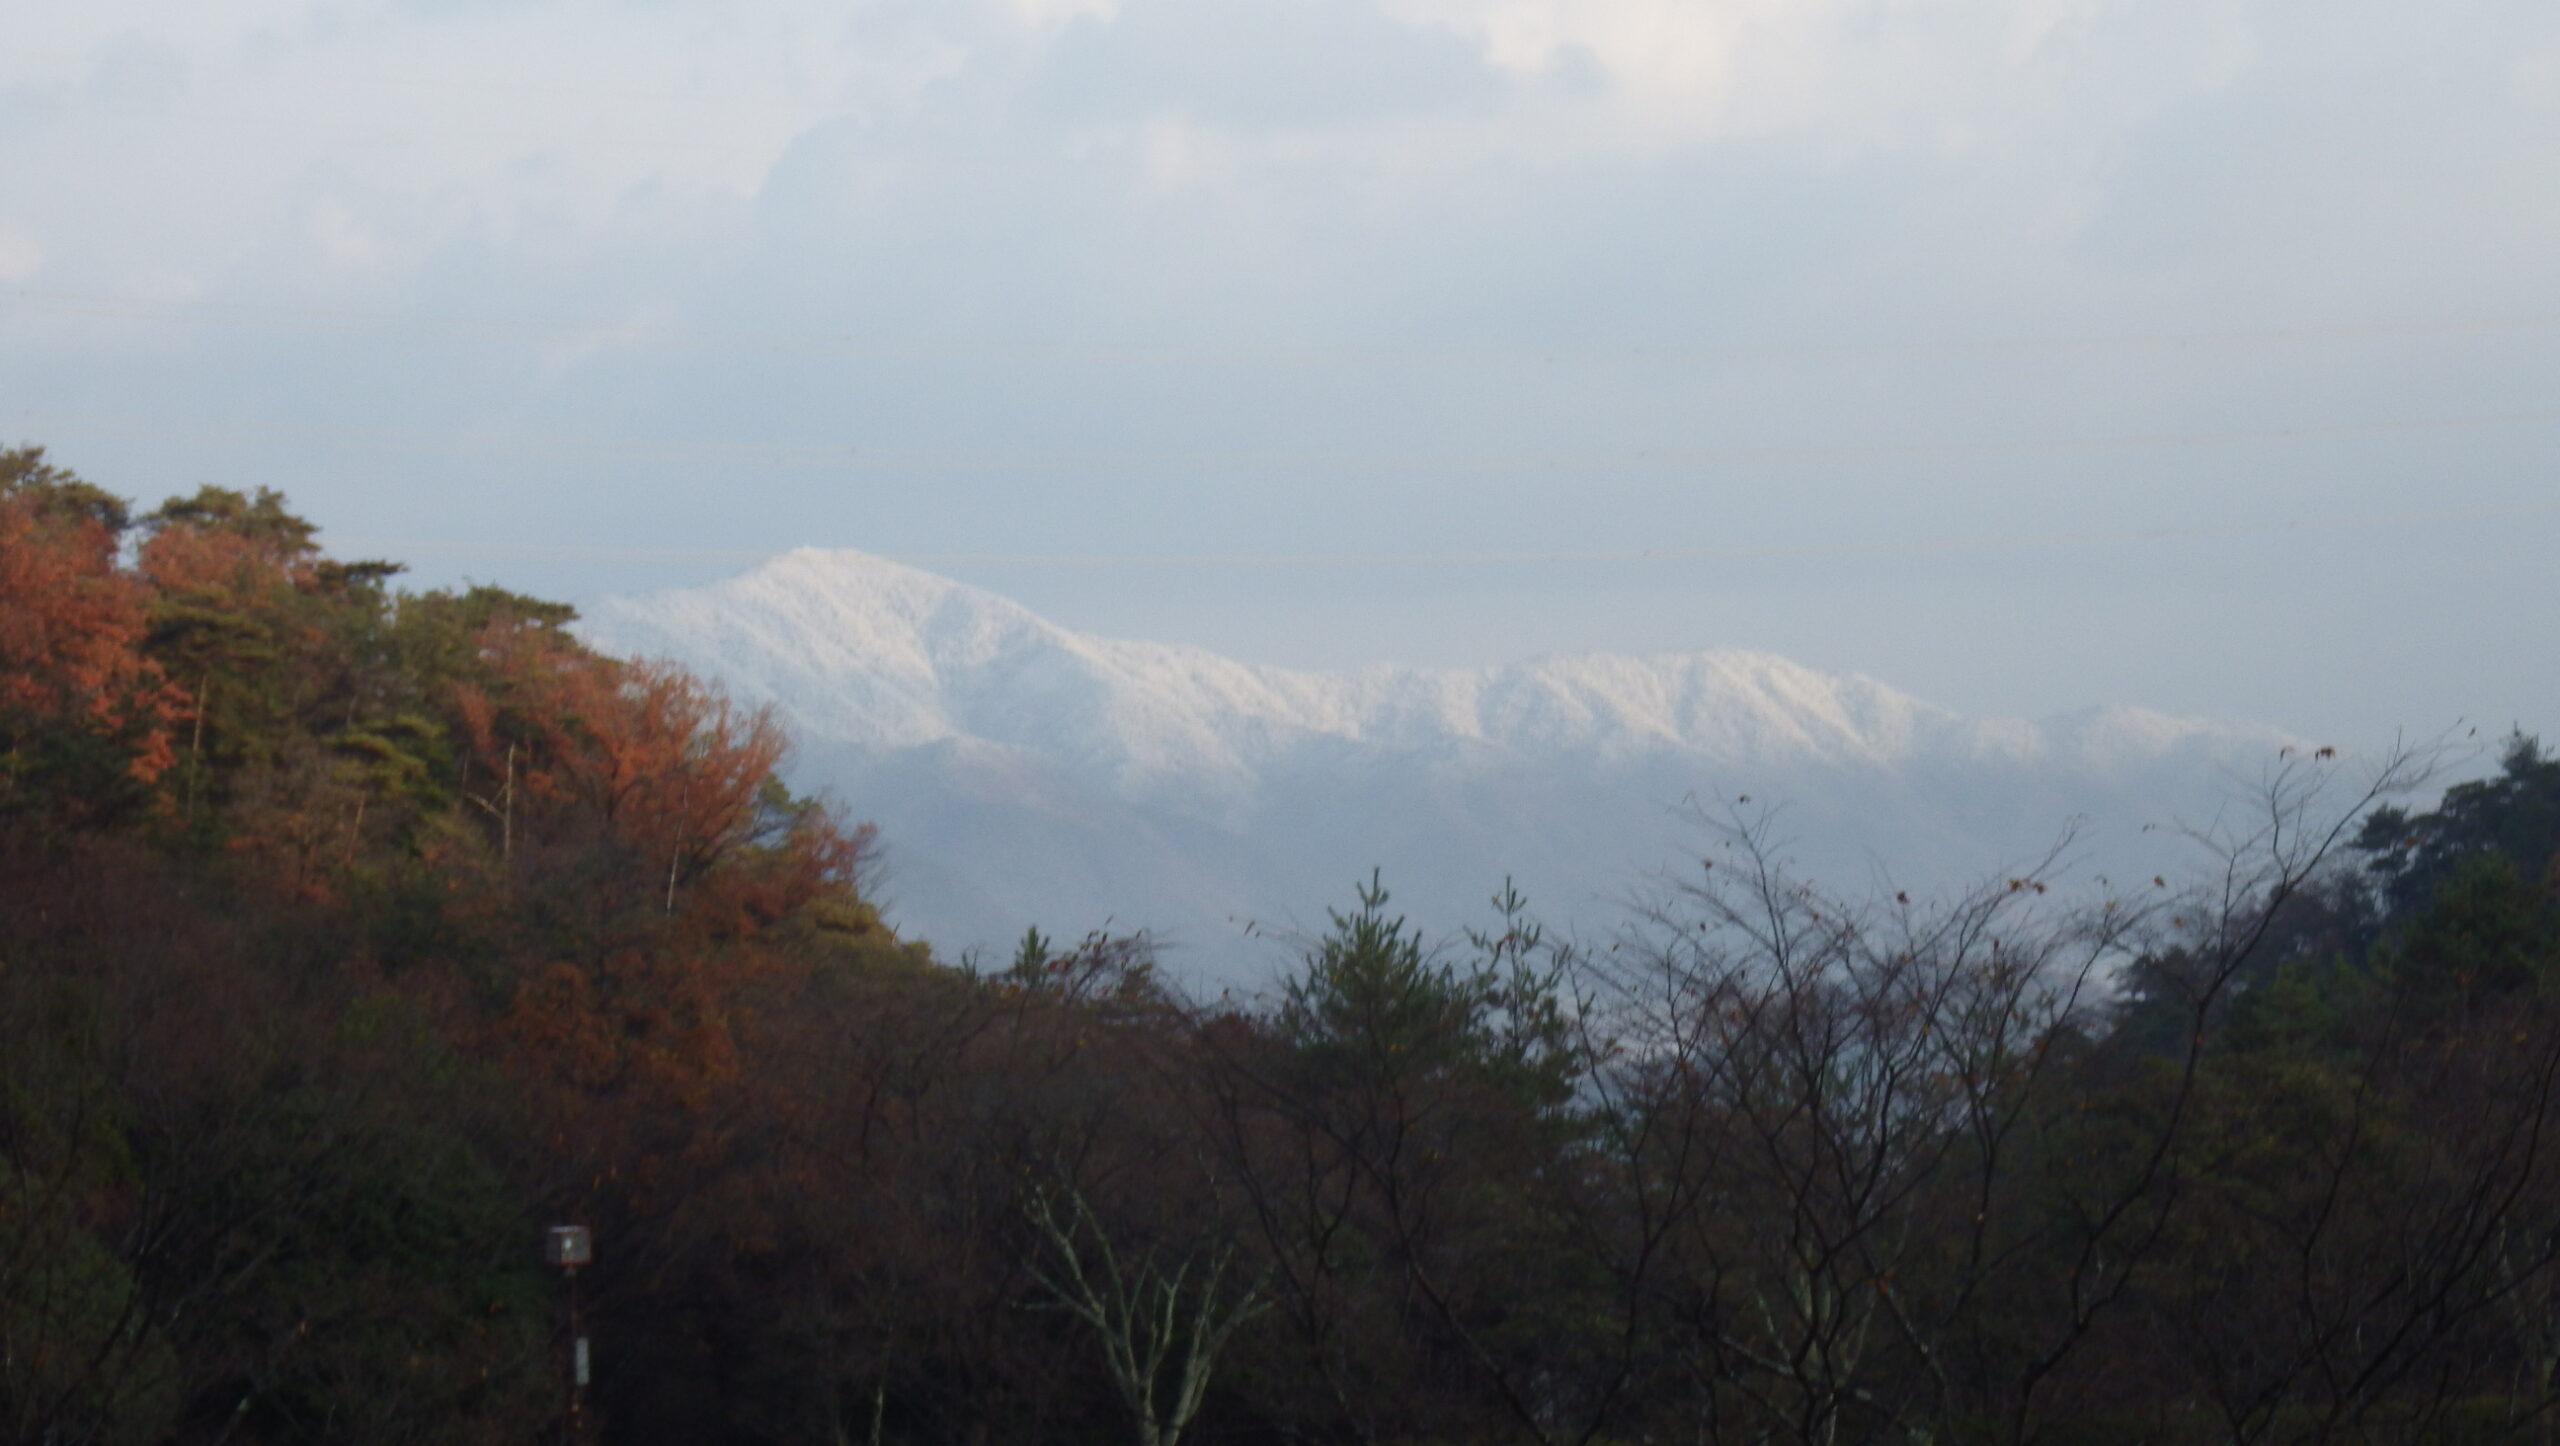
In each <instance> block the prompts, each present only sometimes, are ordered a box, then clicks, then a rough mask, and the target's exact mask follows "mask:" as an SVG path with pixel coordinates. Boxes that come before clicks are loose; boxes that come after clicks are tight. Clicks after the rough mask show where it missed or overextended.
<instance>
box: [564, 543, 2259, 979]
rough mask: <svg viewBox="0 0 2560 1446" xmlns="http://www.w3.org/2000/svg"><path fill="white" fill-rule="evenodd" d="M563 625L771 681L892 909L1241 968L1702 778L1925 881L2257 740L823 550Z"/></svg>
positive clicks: (1658, 842)
mask: <svg viewBox="0 0 2560 1446" xmlns="http://www.w3.org/2000/svg"><path fill="white" fill-rule="evenodd" d="M585 614H586V620H585V622H584V623H583V624H582V625H581V626H582V629H583V631H584V633H585V635H586V636H587V638H588V640H589V641H591V642H592V643H594V644H595V645H597V646H599V647H601V648H604V649H606V650H608V651H613V652H619V653H624V654H631V655H643V654H645V655H651V656H660V657H667V658H671V659H673V660H675V661H677V662H679V663H682V664H684V665H686V666H688V667H690V668H693V669H695V670H696V671H699V672H702V673H704V674H706V675H708V676H711V677H714V678H717V679H719V680H720V681H721V682H722V683H723V684H725V685H726V686H727V687H728V688H729V689H730V690H731V691H732V692H733V693H734V694H736V695H737V696H739V697H740V698H742V699H744V700H747V701H750V702H757V703H769V704H771V705H773V707H774V708H775V709H776V710H777V712H778V713H779V714H780V715H781V716H782V718H783V719H784V721H785V722H786V723H787V724H788V725H789V726H790V728H791V729H792V732H793V734H794V736H795V737H797V738H798V739H799V740H801V746H802V756H801V761H800V763H799V765H798V770H797V771H798V776H799V778H800V780H801V782H802V783H803V784H805V785H810V786H821V787H826V788H829V789H831V790H832V791H834V792H836V793H837V794H839V795H840V796H841V797H842V798H843V799H844V801H845V802H846V803H847V805H848V806H849V807H850V808H851V809H852V810H853V811H854V812H855V813H857V814H859V815H861V816H863V817H866V818H871V819H874V820H876V821H878V822H879V823H880V824H881V825H882V830H883V834H884V836H885V837H886V838H887V840H888V842H889V845H890V848H891V850H892V859H893V864H894V866H895V867H896V869H897V875H896V877H895V879H894V880H893V884H892V894H893V907H894V909H895V912H896V913H897V914H898V916H899V917H900V919H901V921H902V922H903V923H904V924H905V925H906V926H907V927H909V928H910V929H914V930H916V931H918V932H921V933H923V934H924V935H926V936H927V937H930V938H933V939H935V940H936V941H937V942H938V943H939V944H941V945H942V946H943V947H944V948H946V949H955V948H958V947H964V946H969V945H999V944H1000V941H1002V940H1003V939H1005V938H1008V937H1010V936H1011V935H1013V934H1016V933H1018V932H1019V930H1020V929H1021V927H1023V925H1025V924H1026V923H1031V922H1037V923H1039V924H1040V925H1041V926H1042V927H1043V928H1044V929H1047V930H1049V931H1051V932H1059V933H1073V932H1077V931H1080V930H1082V929H1084V928H1086V927H1090V926H1094V925H1098V924H1099V923H1101V922H1102V921H1103V920H1104V918H1105V917H1106V916H1107V917H1110V918H1111V919H1113V920H1114V921H1115V923H1116V924H1117V925H1118V926H1120V927H1151V928H1155V929H1157V930H1159V931H1162V932H1165V933H1167V934H1168V935H1170V936H1171V937H1172V938H1173V939H1174V940H1175V941H1176V942H1177V944H1178V945H1179V946H1181V947H1180V952H1178V953H1177V955H1176V962H1177V964H1179V963H1180V962H1181V961H1182V960H1183V959H1185V958H1189V959H1190V960H1191V961H1192V962H1193V964H1194V970H1195V972H1197V973H1200V974H1204V975H1209V976H1228V975H1233V974H1235V973H1237V972H1238V971H1239V970H1240V969H1243V968H1245V967H1247V966H1246V965H1245V964H1244V963H1243V960H1242V954H1243V951H1241V950H1239V949H1238V948H1237V947H1236V946H1235V941H1236V940H1237V938H1238V937H1239V935H1240V933H1241V931H1242V929H1243V927H1244V925H1245V923H1246V922H1247V921H1251V922H1252V923H1254V924H1255V925H1257V926H1259V927H1262V928H1269V927H1271V926H1272V925H1273V923H1274V921H1282V922H1283V923H1284V925H1285V922H1286V921H1291V920H1295V921H1297V922H1299V923H1302V924H1303V923H1304V922H1305V921H1307V920H1309V919H1318V920H1320V918H1321V909H1322V907H1323V906H1324V905H1325V904H1326V903H1328V902H1337V903H1338V902H1340V901H1341V900H1342V899H1343V898H1344V897H1345V895H1346V894H1347V892H1348V886H1349V883H1350V881H1351V880H1353V879H1354V878H1363V877H1366V875H1367V874H1368V872H1369V870H1370V869H1371V868H1372V867H1380V868H1383V869H1385V871H1386V874H1387V878H1388V881H1389V883H1390V885H1391V886H1392V887H1394V888H1396V890H1397V892H1398V896H1399V899H1400V901H1401V902H1404V903H1407V904H1409V905H1411V906H1413V907H1414V909H1415V912H1416V915H1417V917H1420V918H1425V919H1430V920H1432V921H1434V922H1441V923H1454V922H1456V921H1458V920H1459V919H1460V918H1461V917H1462V916H1463V915H1464V913H1465V911H1466V906H1467V905H1468V904H1469V903H1470V902H1471V901H1473V900H1479V899H1481V898H1483V897H1484V896H1486V895H1488V894H1490V893H1491V892H1492V891H1493V889H1494V888H1496V887H1497V886H1498V885H1499V884H1500V883H1501V882H1502V880H1503V878H1505V877H1506V876H1509V877H1514V878H1517V879H1519V880H1520V881H1521V883H1522V884H1523V886H1524V887H1525V888H1527V889H1528V890H1529V892H1530V894H1531V897H1532V899H1533V900H1535V901H1538V902H1540V903H1542V904H1543V905H1544V906H1545V907H1546V909H1547V911H1548V912H1549V913H1550V914H1553V915H1563V916H1589V915H1591V914H1592V912H1593V910H1592V907H1591V906H1592V905H1593V904H1594V902H1595V901H1599V900H1605V899H1608V898H1612V897H1616V896H1619V895H1622V894H1624V893H1625V892H1626V891H1627V890H1628V889H1629V887H1631V886H1632V885H1633V884H1634V883H1635V882H1636V881H1637V880H1638V879H1639V877H1640V876H1641V875H1642V874H1643V872H1644V871H1646V870H1653V869H1660V868H1663V867H1666V866H1670V865H1673V864H1675V863H1676V862H1677V861H1678V860H1679V859H1680V858H1682V857H1683V856H1684V855H1686V854H1687V853H1690V852H1694V851H1695V849H1696V848H1697V847H1698V846H1699V845H1700V842H1701V834H1700V832H1699V830H1698V828H1697V827H1696V825H1695V824H1694V822H1690V821H1685V820H1684V818H1683V817H1682V815H1683V811H1684V810H1683V801H1684V800H1689V799H1694V798H1701V797H1703V798H1711V799H1717V800H1724V799H1727V798H1738V797H1739V796H1741V795H1742V794H1746V793H1748V794H1752V795H1754V796H1755V797H1757V798H1760V799H1762V800H1770V799H1776V800H1782V801H1784V803H1785V804H1786V806H1787V807H1788V809H1789V810H1790V812H1789V814H1788V823H1789V825H1790V828H1791V831H1792V832H1794V833H1796V834H1797V835H1799V836H1801V837H1802V838H1803V839H1805V840H1806V855H1805V858H1806V862H1807V864H1808V866H1811V867H1815V868H1823V869H1832V870H1836V869H1841V868H1850V869H1856V870H1859V871H1861V872H1869V871H1875V870H1880V869H1881V870H1885V871H1889V872H1892V873H1894V874H1895V875H1897V876H1898V877H1901V878H1905V879H1910V880H1914V881H1917V882H1922V883H1933V882H1944V881H1947V880H1949V879H1951V878H1953V877H1956V876H1959V875H1962V874H1966V873H1969V872H1972V871H1976V870H1984V869H1991V868H1996V867H1999V866H2001V865H2003V864H2005V863H2010V862H2014V861H2015V860H2016V859H2018V858H2020V857H2022V856H2031V855H2034V854H2036V853H2039V852H2041V851H2042V850H2043V849H2044V848H2046V847H2048V846H2050V844H2051V843H2052V842H2053V840H2054V839H2055V838H2056V837H2058V836H2059V835H2060V834H2061V833H2062V831H2063V830H2064V829H2065V828H2066V826H2068V825H2070V823H2071V821H2072V820H2073V819H2075V818H2078V819H2081V820H2083V822H2082V823H2081V824H2080V829H2081V837H2082V839H2083V840H2084V841H2085V847H2084V852H2085V853H2087V854H2088V856H2089V857H2090V859H2091V860H2092V861H2093V863H2095V864H2098V865H2102V866H2109V867H2118V868H2120V869H2128V868H2134V867H2141V868H2148V867H2150V866H2151V865H2150V864H2149V863H2148V862H2147V861H2146V860H2144V859H2137V858H2135V857H2134V856H2133V854H2134V851H2135V850H2136V848H2137V845H2138V844H2139V843H2140V842H2141V836H2140V834H2139V832H2138V829H2139V825H2141V824H2143V823H2152V822H2160V821H2165V819H2166V818H2167V817H2168V816H2170V815H2172V814H2177V813H2180V812H2194V811H2198V810H2201V809H2202V808H2205V807H2209V806H2210V803H2211V798H2212V793H2213V790H2214V789H2215V788H2216V787H2217V786H2218V785H2220V784H2221V783H2222V782H2223V781H2225V780H2226V778H2227V776H2228V773H2229V770H2230V768H2231V767H2232V766H2234V765H2239V766H2242V767H2246V766H2249V765H2250V764H2252V763H2254V762H2256V761H2260V760H2264V759H2267V758H2269V757H2271V756H2272V754H2273V752H2274V750H2275V749H2276V748H2277V747H2278V746H2280V745H2281V744H2282V743H2283V742H2285V741H2286V740H2285V739H2284V738H2283V737H2281V736H2280V735H2278V734H2275V733H2273V732H2271V731H2269V730H2265V729H2256V728H2232V727H2226V726H2221V725H2214V724H2207V723H2201V722H2196V721H2193V720H2184V719H2174V718H2169V717H2165V716H2162V715H2160V714H2156V713H2149V712H2145V711H2142V710H2139V709H2130V708H2101V709H2091V710H2088V711H2085V712H2081V713H2076V714H2071V715H2067V716H2065V717H2061V718H2056V719H2050V720H2046V721H2044V722H2041V723H2029V722H2024V721H2021V720H2015V719H1972V718H1966V717H1963V716H1960V715H1958V714H1955V713H1952V712H1950V711H1948V710H1946V709H1943V708H1938V707H1934V706H1931V705H1929V704H1926V703H1922V702H1920V701H1918V700H1916V699H1913V698H1910V697H1908V696H1906V695H1904V694H1901V693H1898V692H1895V691H1894V690H1892V689H1890V688H1887V687H1885V686H1884V685H1882V684H1879V683H1876V682H1874V681H1872V680H1869V679H1865V678H1857V677H1835V676H1830V675H1826V674H1821V673H1816V672H1813V671H1811V670H1809V669H1806V668H1802V667H1799V666H1797V665H1795V664H1793V663H1790V662H1787V661H1786V660H1784V659H1781V658H1775V657H1770V656H1767V655H1764V654H1757V653H1749V652H1742V651H1736V650H1729V649H1719V650H1710V651H1704V652H1696V653H1680V654H1665V655H1657V656H1650V657H1626V656H1612V655H1589V656H1579V657H1554V658H1545V659H1539V660H1536V661H1531V662H1525V663H1519V664H1514V665H1509V666H1504V667H1498V668H1482V669H1442V670H1430V669H1415V668H1400V667H1371V668H1365V669H1361V670H1359V671H1356V672H1350V673H1318V672H1308V671H1300V670H1292V669H1285V668H1273V667H1262V666H1256V665H1252V664H1246V663H1240V662H1235V661H1233V660H1230V659H1226V658H1222V657H1219V656H1217V655H1215V654H1212V653H1209V652H1206V651H1203V650H1201V649H1197V648H1187V647H1177V646H1171V645H1165V644H1156V643H1143V642H1128V641H1119V640H1112V639H1101V638H1091V637H1086V636H1083V635H1080V634H1077V633H1073V632H1070V631H1068V630H1066V629H1063V628H1060V627H1057V626H1055V625H1054V624H1051V623H1049V622H1047V621H1045V620H1044V619H1042V618H1040V617H1038V616H1037V615H1035V614H1033V613H1031V612H1030V611H1029V610H1027V609H1025V608H1022V607H1020V606H1019V605H1017V604H1014V603H1012V602H1009V601H1007V600H1005V599H1003V598H1000V597H997V596H995V595H993V594H991V593H987V592H983V591H980V590H978V589H975V588H971V587H967V586H964V585H962V584H959V583H956V582H952V581H950V580H949V579H945V578H940V577H935V576H933V575H931V574H929V573H924V572H919V571H916V570H915V569H912V568H907V567H903V566H900V565H897V564H895V563H890V562H887V561H884V560H881V559H878V558H873V557H869V556H866V555H863V554H860V553H850V552H819V551H812V550H803V551H799V552H793V553H789V554H786V555H785V556H782V557H779V558H776V559H774V560H772V561H770V562H768V563H766V564H764V565H762V566H760V567H758V568H755V569H753V570H752V571H750V572H747V573H745V574H743V575H741V576H738V577H735V578H731V579H728V580H726V581H723V582H720V583H715V584H713V585H711V586H708V587H703V588H697V589H691V590H686V591H681V592H671V593H664V594H657V595H653V596H647V597H626V598H608V599H604V600H602V601H600V602H596V603H593V604H591V605H589V606H588V607H587V608H586V609H585Z"/></svg>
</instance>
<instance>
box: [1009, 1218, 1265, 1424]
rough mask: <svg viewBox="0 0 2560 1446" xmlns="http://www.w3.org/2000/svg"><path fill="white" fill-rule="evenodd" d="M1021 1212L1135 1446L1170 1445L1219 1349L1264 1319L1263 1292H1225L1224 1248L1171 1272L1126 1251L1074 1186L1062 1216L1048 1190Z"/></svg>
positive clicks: (1203, 1390)
mask: <svg viewBox="0 0 2560 1446" xmlns="http://www.w3.org/2000/svg"><path fill="white" fill-rule="evenodd" d="M1028 1210H1029V1214H1030V1217H1031V1224H1032V1226H1033V1228H1034V1229H1035V1230H1037V1231H1038V1232H1039V1235H1040V1238H1041V1240H1042V1242H1043V1243H1044V1244H1045V1245H1046V1246H1047V1247H1048V1252H1049V1255H1050V1257H1051V1258H1050V1260H1049V1262H1048V1263H1047V1265H1046V1266H1045V1267H1035V1269H1034V1273H1035V1274H1036V1275H1037V1276H1038V1278H1039V1280H1040V1282H1041V1284H1043V1285H1044V1286H1046V1287H1048V1289H1049V1291H1050V1292H1051V1293H1052V1294H1054V1295H1055V1296H1056V1297H1057V1299H1058V1302H1059V1304H1060V1305H1061V1306H1063V1307H1064V1308H1065V1309H1066V1310H1067V1311H1068V1312H1069V1313H1070V1314H1072V1315H1074V1316H1075V1317H1076V1318H1077V1319H1078V1320H1081V1321H1083V1322H1084V1323H1085V1324H1086V1325H1087V1326H1089V1327H1091V1328H1092V1330H1093V1333H1094V1336H1095V1338H1096V1340H1098V1341H1099V1342H1100V1344H1101V1346H1102V1357H1103V1361H1104V1363H1105V1365H1106V1366H1107V1367H1108V1368H1109V1370H1110V1372H1111V1383H1112V1385H1113V1386H1114V1387H1115V1388H1116V1389H1117V1390H1118V1391H1119V1393H1120V1399H1121V1401H1122V1403H1123V1404H1125V1405H1126V1406H1127V1407H1128V1408H1129V1416H1130V1422H1131V1425H1132V1427H1133V1428H1134V1429H1135V1431H1136V1433H1137V1441H1138V1446H1176V1443H1177V1442H1179V1441H1180V1440H1181V1439H1182V1433H1183V1431H1184V1430H1186V1429H1188V1428H1189V1426H1190V1425H1191V1422H1192V1419H1193V1418H1194V1417H1195V1416H1197V1415H1198V1414H1199V1413H1200V1403H1201V1401H1202V1400H1203V1398H1205V1397H1206V1395H1207V1394H1208V1390H1209V1379H1210V1375H1211V1373H1212V1371H1213V1370H1214V1369H1215V1367H1216V1365H1217V1359H1218V1353H1219V1352H1220V1351H1221V1350H1223V1349H1225V1348H1226V1344H1227V1341H1228V1340H1229V1338H1231V1337H1232V1336H1234V1334H1235V1333H1236V1331H1237V1329H1238V1328H1240V1327H1241V1326H1243V1325H1244V1324H1245V1322H1247V1321H1249V1320H1251V1319H1253V1318H1254V1317H1255V1316H1257V1315H1259V1314H1261V1313H1262V1311H1263V1309H1264V1307H1265V1304H1266V1303H1265V1301H1264V1300H1263V1297H1262V1291H1261V1288H1260V1287H1259V1286H1258V1285H1248V1286H1245V1287H1243V1288H1242V1289H1240V1290H1229V1289H1228V1282H1227V1272H1228V1270H1229V1268H1230V1267H1231V1266H1233V1264H1234V1262H1235V1252H1234V1251H1233V1250H1232V1249H1229V1248H1227V1247H1225V1246H1219V1247H1216V1248H1214V1249H1212V1250H1210V1251H1209V1253H1208V1255H1207V1258H1206V1260H1205V1262H1203V1261H1199V1260H1195V1259H1192V1258H1190V1257H1185V1258H1182V1259H1179V1260H1177V1261H1175V1262H1174V1263H1173V1264H1172V1265H1171V1267H1170V1268H1167V1266H1166V1265H1165V1263H1164V1262H1163V1261H1162V1260H1160V1259H1159V1258H1158V1257H1157V1256H1156V1255H1155V1253H1153V1252H1152V1251H1142V1252H1139V1253H1137V1254H1135V1255H1128V1254H1127V1253H1126V1252H1124V1251H1122V1250H1120V1249H1118V1248H1116V1247H1114V1246H1113V1245H1112V1243H1111V1238H1110V1235H1109V1234H1108V1233H1107V1232H1106V1231H1105V1230H1104V1229H1103V1227H1102V1222H1101V1221H1100V1220H1098V1219H1096V1218H1095V1216H1094V1213H1093V1210H1092V1208H1091V1207H1090V1206H1088V1205H1087V1204H1086V1203H1085V1199H1084V1196H1083V1195H1082V1194H1081V1193H1080V1192H1077V1191H1074V1190H1072V1189H1071V1190H1068V1191H1066V1192H1064V1209H1063V1210H1061V1208H1060V1202H1059V1201H1058V1200H1057V1199H1054V1198H1053V1197H1052V1196H1050V1195H1048V1194H1045V1193H1035V1194H1033V1195H1032V1197H1031V1200H1030V1202H1029V1206H1028ZM1124 1256H1125V1257H1126V1258H1124Z"/></svg>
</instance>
